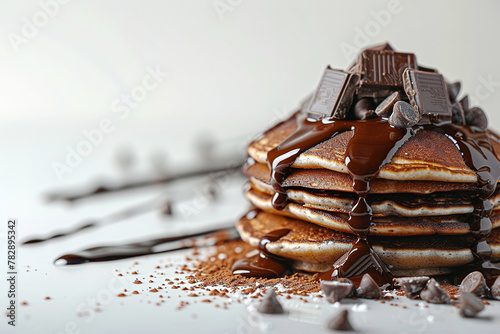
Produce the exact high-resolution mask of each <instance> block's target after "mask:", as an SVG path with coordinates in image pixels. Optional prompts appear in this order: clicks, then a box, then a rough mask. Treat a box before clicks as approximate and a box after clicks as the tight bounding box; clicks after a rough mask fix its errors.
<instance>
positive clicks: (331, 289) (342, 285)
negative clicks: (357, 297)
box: [320, 278, 355, 303]
mask: <svg viewBox="0 0 500 334" xmlns="http://www.w3.org/2000/svg"><path fill="white" fill-rule="evenodd" d="M320 285H321V290H322V291H323V293H324V294H325V297H326V300H327V301H329V302H330V303H336V302H339V301H341V300H342V299H344V298H346V297H351V296H353V294H354V291H355V287H354V284H353V283H352V282H351V281H350V280H348V279H345V278H344V279H341V280H338V281H321V283H320Z"/></svg>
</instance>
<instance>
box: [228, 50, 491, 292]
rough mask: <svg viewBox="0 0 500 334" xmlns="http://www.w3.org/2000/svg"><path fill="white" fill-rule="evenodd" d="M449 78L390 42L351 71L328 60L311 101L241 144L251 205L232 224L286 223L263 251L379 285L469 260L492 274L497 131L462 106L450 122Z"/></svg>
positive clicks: (252, 236) (248, 233) (251, 232)
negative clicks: (249, 210)
mask: <svg viewBox="0 0 500 334" xmlns="http://www.w3.org/2000/svg"><path fill="white" fill-rule="evenodd" d="M369 55H371V56H369ZM372 56H373V57H372ZM380 61H384V62H387V63H380ZM360 62H361V63H360ZM379 65H380V66H379ZM382 65H383V66H382ZM384 69H390V71H389V70H387V71H385V70H384ZM364 71H365V72H364ZM366 71H369V72H366ZM447 87H448V84H447V83H446V81H445V80H444V78H443V76H442V75H441V74H439V73H438V72H437V71H429V70H427V69H426V68H419V66H418V64H417V63H416V58H415V57H414V55H413V54H410V53H399V52H397V51H394V50H393V48H392V47H391V48H385V47H384V48H376V47H375V48H372V49H367V50H363V51H362V52H361V55H360V57H359V60H358V63H357V64H355V65H354V66H352V68H351V69H350V70H349V71H348V72H345V71H342V70H336V69H333V68H331V67H327V68H326V70H325V73H324V75H323V77H322V78H321V81H320V84H319V85H318V88H317V89H316V91H315V93H314V94H313V95H312V97H311V98H310V99H309V102H306V103H304V104H303V105H302V107H301V109H300V110H299V111H297V112H296V113H294V114H293V115H291V117H290V118H289V119H287V120H285V121H283V122H281V123H279V124H277V125H276V126H274V127H272V128H271V129H269V130H267V131H266V132H264V133H263V134H262V135H261V136H260V137H258V138H257V139H256V140H254V141H253V142H252V143H250V144H249V146H248V149H247V153H248V156H249V160H248V162H247V164H246V166H245V168H244V172H245V174H246V175H247V176H248V177H249V183H248V184H249V187H248V189H247V191H246V192H245V195H246V197H247V199H248V200H249V202H250V203H251V204H252V205H253V206H254V207H256V209H255V210H256V211H255V212H258V213H256V214H255V217H250V218H249V217H244V218H242V219H241V220H240V222H239V223H238V230H239V232H240V235H241V236H242V238H243V240H245V241H247V242H250V243H251V244H252V245H257V244H259V245H260V243H259V240H260V239H259V238H263V237H264V236H265V234H267V233H272V231H273V229H278V230H281V229H286V231H287V232H286V233H285V234H284V235H283V236H282V237H280V238H278V239H276V240H274V241H273V242H269V243H267V244H266V248H265V252H269V253H270V254H273V256H275V257H276V256H277V258H276V260H277V261H278V260H279V258H285V259H291V260H293V265H294V266H295V268H298V269H301V270H308V271H316V272H320V271H327V270H328V273H325V274H323V275H322V276H321V279H337V278H340V277H348V278H352V279H358V278H360V277H361V276H362V275H363V274H364V273H370V274H371V275H372V276H374V278H375V279H376V280H378V282H379V283H381V284H382V283H385V282H390V281H391V277H392V275H415V274H426V275H437V274H441V273H445V272H449V271H450V270H451V268H455V267H459V266H464V265H469V264H473V266H475V268H476V269H478V270H481V271H483V272H484V274H485V275H487V276H491V275H498V274H499V273H500V265H497V264H494V263H492V262H494V261H499V260H500V258H499V257H498V251H499V250H498V248H499V246H498V230H500V191H497V189H496V185H497V184H498V182H499V178H500V161H499V158H500V139H499V136H498V135H497V134H495V133H494V132H492V131H490V130H488V129H487V128H486V125H485V124H482V123H481V124H479V123H478V122H475V121H473V120H472V117H471V114H470V111H469V106H468V105H466V104H463V105H461V108H462V109H461V110H463V113H464V117H462V118H461V119H460V120H461V121H460V122H459V123H453V122H458V121H457V120H458V119H459V118H457V117H455V116H453V115H452V113H453V110H452V104H453V103H455V104H456V103H458V102H457V101H456V99H457V97H458V94H459V92H458V91H454V92H453V94H451V95H450V94H448V91H447V89H448V88H447ZM386 97H387V100H386V101H384V98H386ZM450 99H453V101H451V100H450ZM349 105H350V107H349ZM377 106H378V107H377ZM371 109H376V111H377V112H376V113H375V111H374V110H371ZM474 112H476V113H482V111H481V110H480V109H479V108H477V110H476V109H474ZM452 116H453V117H452ZM308 231H309V232H308ZM311 231H314V233H318V235H317V236H316V237H315V236H314V233H313V232H311ZM325 238H326V239H325ZM261 249H262V247H261Z"/></svg>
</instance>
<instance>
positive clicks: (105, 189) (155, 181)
mask: <svg viewBox="0 0 500 334" xmlns="http://www.w3.org/2000/svg"><path fill="white" fill-rule="evenodd" d="M227 161H228V162H227V163H225V164H224V165H213V166H200V167H199V168H196V169H191V170H184V171H182V172H179V173H177V174H171V175H167V176H162V177H159V178H142V179H138V180H133V181H126V182H117V183H115V184H98V185H96V186H94V187H90V189H88V190H81V191H59V192H53V193H49V194H48V195H46V199H47V200H48V201H67V202H76V201H78V200H81V199H84V198H88V197H92V196H95V195H99V194H107V193H115V192H120V191H125V190H131V189H137V188H143V187H150V186H156V185H161V184H167V183H171V182H174V181H178V180H183V179H188V178H193V177H198V176H204V175H209V174H217V173H233V172H239V171H240V170H241V167H242V166H243V164H244V161H240V160H239V159H238V160H233V159H232V160H227Z"/></svg>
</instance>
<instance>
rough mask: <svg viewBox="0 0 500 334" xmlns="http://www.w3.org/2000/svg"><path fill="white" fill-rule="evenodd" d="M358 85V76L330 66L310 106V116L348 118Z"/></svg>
mask: <svg viewBox="0 0 500 334" xmlns="http://www.w3.org/2000/svg"><path fill="white" fill-rule="evenodd" d="M357 83H358V76H357V75H356V74H353V73H348V72H344V71H342V70H334V69H332V68H330V67H329V66H328V67H327V68H326V70H325V72H324V73H323V77H322V78H321V81H320V83H319V86H318V88H317V89H316V92H315V93H314V96H313V98H312V100H311V104H310V105H309V110H308V111H309V114H312V116H315V117H323V116H331V117H334V118H337V119H345V118H347V114H348V113H349V109H350V107H351V104H352V99H353V95H354V90H355V87H356V84H357Z"/></svg>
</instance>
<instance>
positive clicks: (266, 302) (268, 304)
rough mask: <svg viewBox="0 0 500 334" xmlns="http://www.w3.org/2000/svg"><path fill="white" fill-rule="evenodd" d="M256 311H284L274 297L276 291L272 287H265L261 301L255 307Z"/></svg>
mask: <svg viewBox="0 0 500 334" xmlns="http://www.w3.org/2000/svg"><path fill="white" fill-rule="evenodd" d="M257 311H259V312H260V313H265V314H281V313H283V312H284V311H283V307H282V306H281V304H280V302H279V301H278V299H277V298H276V292H275V291H274V288H269V289H267V291H266V294H265V296H264V298H263V299H262V302H261V303H260V305H259V306H258V307H257Z"/></svg>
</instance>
